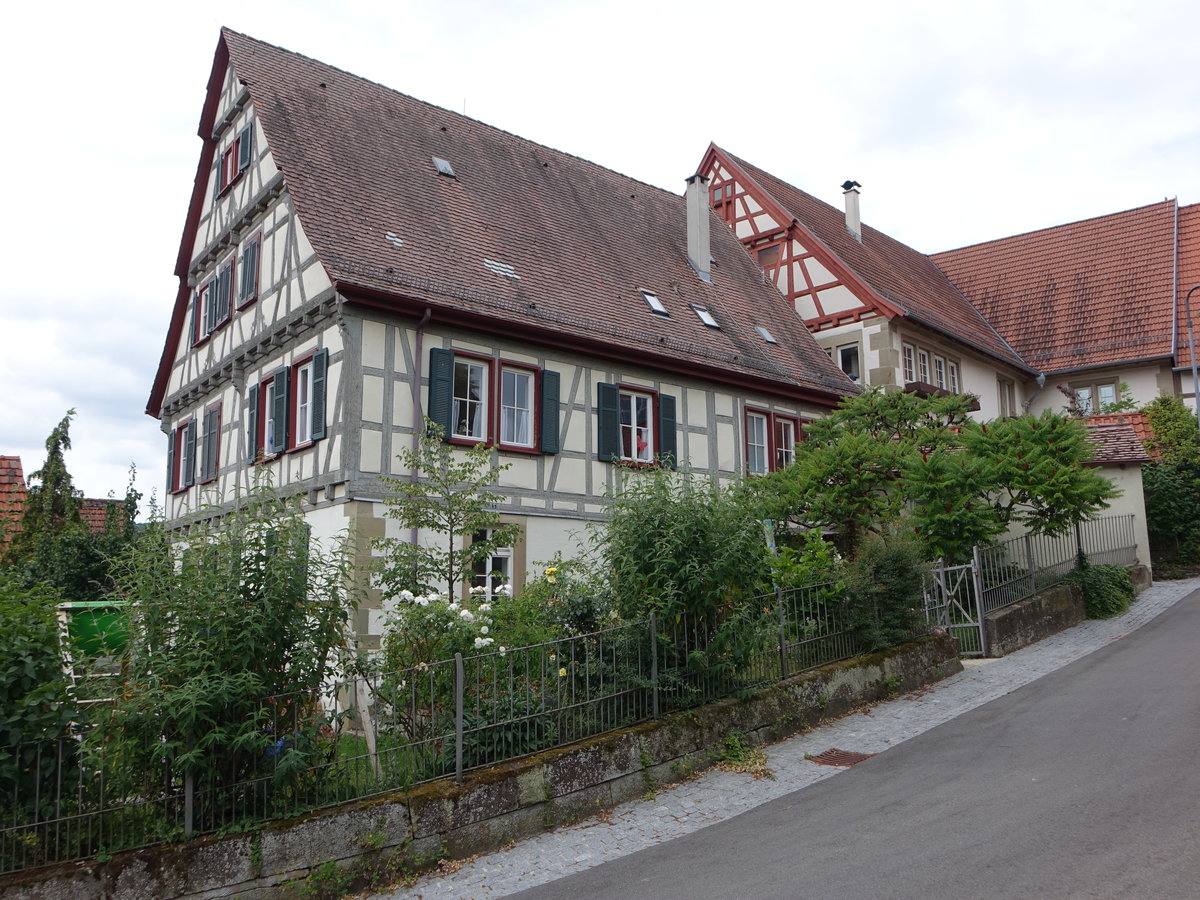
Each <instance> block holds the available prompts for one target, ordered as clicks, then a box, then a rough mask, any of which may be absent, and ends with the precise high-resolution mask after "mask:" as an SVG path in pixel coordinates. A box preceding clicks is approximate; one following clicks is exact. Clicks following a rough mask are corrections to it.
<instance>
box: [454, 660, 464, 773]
mask: <svg viewBox="0 0 1200 900" xmlns="http://www.w3.org/2000/svg"><path fill="white" fill-rule="evenodd" d="M462 772H463V658H462V654H461V653H455V654H454V781H455V783H456V784H462Z"/></svg>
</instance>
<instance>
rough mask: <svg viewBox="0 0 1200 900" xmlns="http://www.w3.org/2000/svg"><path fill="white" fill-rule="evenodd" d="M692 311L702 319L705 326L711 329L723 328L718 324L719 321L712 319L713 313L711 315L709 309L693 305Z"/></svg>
mask: <svg viewBox="0 0 1200 900" xmlns="http://www.w3.org/2000/svg"><path fill="white" fill-rule="evenodd" d="M692 309H693V310H695V312H696V315H697V316H698V317H699V318H700V321H701V322H703V323H704V324H705V325H707V326H708V327H709V328H720V327H721V326H720V325H718V324H717V320H716V319H714V318H713V317H712V313H710V312H709V311H708V307H705V306H698V305H696V304H695V303H693V304H692Z"/></svg>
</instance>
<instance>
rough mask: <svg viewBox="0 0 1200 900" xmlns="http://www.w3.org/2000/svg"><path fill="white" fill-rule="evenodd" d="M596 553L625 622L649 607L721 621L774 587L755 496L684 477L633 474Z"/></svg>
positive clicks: (659, 471)
mask: <svg viewBox="0 0 1200 900" xmlns="http://www.w3.org/2000/svg"><path fill="white" fill-rule="evenodd" d="M597 549H598V551H599V558H600V562H601V565H602V566H603V569H604V571H605V572H606V574H607V576H608V578H609V580H610V587H611V590H612V596H613V597H614V598H615V602H616V604H617V609H618V611H619V613H620V614H621V615H622V616H623V617H624V618H626V619H638V618H642V617H644V616H645V615H647V614H648V613H649V612H650V610H652V609H653V610H658V611H659V612H665V613H671V614H674V613H683V612H688V613H690V614H692V615H696V616H704V617H709V618H710V619H712V620H714V621H719V620H720V619H721V618H722V617H723V616H724V615H726V614H727V613H728V612H729V611H730V610H731V609H732V608H733V606H734V604H735V603H736V602H737V601H738V600H741V599H743V598H745V597H748V596H753V595H754V594H756V593H763V592H765V591H768V590H770V587H771V568H770V559H769V557H768V555H767V552H766V545H765V541H764V539H763V526H762V515H761V506H760V505H759V503H758V502H757V498H756V497H755V496H754V495H752V494H751V493H749V492H747V491H745V490H743V489H741V488H740V487H738V486H733V487H722V486H721V485H719V484H716V483H715V482H712V481H708V480H707V479H702V478H697V477H694V476H692V475H691V474H690V473H686V472H672V471H669V470H664V469H651V470H644V471H631V472H630V473H629V474H628V476H627V479H626V483H625V486H624V489H623V490H622V491H621V492H620V493H619V494H617V495H616V496H615V497H614V498H613V500H612V506H611V517H610V519H609V523H608V527H607V528H606V529H605V530H604V531H603V532H601V533H600V534H599V536H598V548H597Z"/></svg>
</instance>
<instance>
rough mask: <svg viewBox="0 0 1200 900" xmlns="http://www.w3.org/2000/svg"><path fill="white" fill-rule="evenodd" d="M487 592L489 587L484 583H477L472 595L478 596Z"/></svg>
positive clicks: (472, 589)
mask: <svg viewBox="0 0 1200 900" xmlns="http://www.w3.org/2000/svg"><path fill="white" fill-rule="evenodd" d="M486 593H487V588H485V587H484V586H483V585H482V584H477V585H475V587H473V588H471V596H472V597H478V596H480V595H481V594H486Z"/></svg>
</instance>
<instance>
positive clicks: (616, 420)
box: [596, 382, 621, 462]
mask: <svg viewBox="0 0 1200 900" xmlns="http://www.w3.org/2000/svg"><path fill="white" fill-rule="evenodd" d="M596 436H597V442H596V443H597V451H598V452H597V456H598V457H599V458H600V460H601V461H602V462H619V461H620V459H621V389H620V388H618V387H617V386H616V385H615V384H608V383H607V382H600V383H599V384H598V385H596Z"/></svg>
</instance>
